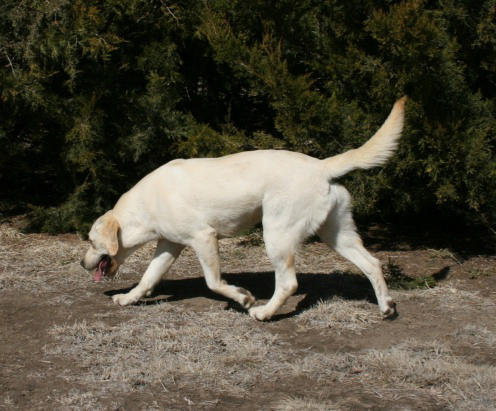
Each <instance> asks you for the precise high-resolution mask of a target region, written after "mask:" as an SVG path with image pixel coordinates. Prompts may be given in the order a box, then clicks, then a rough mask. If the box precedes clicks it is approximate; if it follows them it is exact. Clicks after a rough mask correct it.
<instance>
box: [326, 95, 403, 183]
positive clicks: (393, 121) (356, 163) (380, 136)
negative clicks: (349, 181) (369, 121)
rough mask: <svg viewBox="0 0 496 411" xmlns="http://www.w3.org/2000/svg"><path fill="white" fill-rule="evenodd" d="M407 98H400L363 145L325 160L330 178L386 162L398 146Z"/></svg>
mask: <svg viewBox="0 0 496 411" xmlns="http://www.w3.org/2000/svg"><path fill="white" fill-rule="evenodd" d="M406 100H407V98H406V97H403V98H401V99H400V100H398V101H397V102H396V103H395V104H394V106H393V109H392V110H391V113H390V114H389V117H388V118H387V119H386V121H385V122H384V124H383V125H382V126H381V128H380V129H379V130H378V131H377V133H375V134H374V136H373V137H372V138H371V139H370V140H369V141H367V142H366V143H365V144H364V145H363V146H361V147H359V148H356V149H353V150H349V151H346V152H345V153H342V154H338V155H336V156H334V157H330V158H327V159H325V160H322V161H323V164H324V167H325V172H326V174H327V175H328V176H329V179H334V178H338V177H340V176H343V175H345V174H347V173H349V172H350V171H353V170H356V169H358V168H362V169H368V168H372V167H377V166H380V165H382V164H384V163H385V162H386V161H387V160H389V158H390V157H391V156H392V155H393V153H394V151H395V150H396V148H397V147H398V140H399V139H400V137H401V132H402V130H403V123H404V119H405V103H406Z"/></svg>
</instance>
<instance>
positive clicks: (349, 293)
mask: <svg viewBox="0 0 496 411" xmlns="http://www.w3.org/2000/svg"><path fill="white" fill-rule="evenodd" d="M222 277H223V279H224V280H226V281H227V282H228V283H229V284H233V285H236V286H238V287H242V288H245V289H246V290H249V291H250V292H251V293H252V294H253V295H254V296H255V298H256V299H257V300H262V301H264V300H268V299H270V298H271V297H272V294H273V293H274V287H275V281H274V273H273V272H257V273H237V274H223V276H222ZM297 278H298V290H297V291H296V293H295V295H297V296H301V295H304V297H303V299H301V300H300V301H299V303H298V304H297V306H296V309H295V310H294V311H293V312H290V313H287V314H279V315H276V316H274V317H273V318H272V320H273V321H277V320H281V319H284V318H289V317H293V316H295V315H297V314H299V313H301V312H302V311H304V310H306V309H308V308H310V307H312V306H313V305H315V304H316V303H317V302H319V301H320V300H328V299H330V298H332V297H334V296H338V297H341V298H343V299H345V300H366V301H369V302H371V303H375V304H376V303H377V300H376V298H375V294H374V290H373V289H372V286H371V284H370V282H369V281H368V280H367V278H365V277H363V276H361V275H357V274H351V273H345V272H333V273H330V274H313V273H303V274H298V276H297ZM136 285H137V284H134V285H133V286H132V287H129V288H124V289H118V290H109V291H106V292H105V294H106V295H107V296H109V297H111V296H113V295H115V294H121V293H127V292H129V291H130V290H131V289H132V288H134V287H135V286H136ZM196 297H206V298H210V299H212V300H216V301H225V302H227V303H228V304H227V307H226V309H233V310H236V311H240V312H246V310H244V309H243V308H242V307H241V306H239V305H238V304H237V303H236V302H234V301H232V300H229V299H227V298H224V297H223V296H221V295H219V294H216V293H214V292H212V291H210V290H209V289H208V287H207V285H206V283H205V279H204V278H203V277H197V278H186V279H173V280H162V281H161V282H160V283H159V284H158V285H157V286H156V287H155V290H154V291H153V293H152V295H151V296H150V297H148V298H143V299H142V300H140V301H139V302H138V303H137V304H138V305H152V304H153V305H155V304H160V303H163V302H173V301H182V300H187V299H192V298H196Z"/></svg>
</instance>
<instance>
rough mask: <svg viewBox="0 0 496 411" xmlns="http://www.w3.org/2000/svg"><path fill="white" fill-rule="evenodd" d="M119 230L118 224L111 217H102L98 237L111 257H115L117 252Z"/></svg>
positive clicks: (108, 215) (109, 215)
mask: <svg viewBox="0 0 496 411" xmlns="http://www.w3.org/2000/svg"><path fill="white" fill-rule="evenodd" d="M119 228H120V226H119V222H118V221H117V219H116V218H115V217H114V216H113V215H111V214H107V215H106V216H104V218H103V221H102V226H101V228H100V235H101V237H102V240H103V243H104V244H105V246H106V247H107V250H108V252H109V254H110V256H111V257H113V256H115V255H116V254H117V251H118V250H119V239H118V234H119Z"/></svg>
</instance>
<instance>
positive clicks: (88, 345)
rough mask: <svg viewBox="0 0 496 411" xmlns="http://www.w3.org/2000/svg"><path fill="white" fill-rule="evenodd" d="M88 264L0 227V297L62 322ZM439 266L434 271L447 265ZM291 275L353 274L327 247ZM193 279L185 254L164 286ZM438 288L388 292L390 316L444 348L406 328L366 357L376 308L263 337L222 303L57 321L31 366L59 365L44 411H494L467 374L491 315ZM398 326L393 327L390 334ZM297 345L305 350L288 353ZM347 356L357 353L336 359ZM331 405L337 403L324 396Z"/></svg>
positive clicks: (232, 258)
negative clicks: (417, 324) (18, 298)
mask: <svg viewBox="0 0 496 411" xmlns="http://www.w3.org/2000/svg"><path fill="white" fill-rule="evenodd" d="M85 250H86V244H85V243H83V242H80V241H77V240H75V239H74V238H72V239H66V238H61V237H46V236H31V235H30V236H25V235H22V234H19V233H16V232H15V230H14V231H13V230H12V229H10V228H6V227H4V226H0V295H1V293H2V292H5V291H7V290H9V291H12V290H16V291H22V292H23V293H26V294H32V295H33V298H36V299H37V301H38V303H39V304H52V305H56V306H57V307H63V309H64V310H65V311H67V312H68V313H69V312H70V310H71V309H72V307H73V306H75V305H77V303H81V301H83V300H84V302H85V304H86V303H87V301H86V300H90V299H95V298H96V297H95V294H94V292H93V294H92V293H90V292H88V291H85V284H87V283H88V281H90V278H91V276H90V275H89V274H88V273H87V272H86V271H84V270H83V269H82V268H81V267H80V266H79V260H80V259H81V257H82V255H83V254H84V252H85ZM221 250H222V253H223V254H222V258H223V267H224V270H225V271H227V272H229V273H236V272H243V273H246V272H247V271H253V272H255V273H256V272H265V271H271V268H270V264H269V262H268V260H267V258H266V256H265V252H264V251H263V248H262V247H261V246H260V245H259V244H255V245H253V244H250V245H243V240H242V239H232V240H225V241H223V242H222V243H221ZM152 254H153V245H149V246H147V247H145V248H143V249H142V250H139V251H138V252H137V253H135V254H134V255H133V256H132V257H131V258H130V259H129V260H128V262H127V263H126V265H125V266H124V267H123V269H122V271H121V275H129V274H133V275H134V274H136V279H137V278H138V277H139V274H140V273H142V272H143V270H144V268H145V267H146V265H147V263H148V261H149V259H150V258H151V255H152ZM438 257H439V258H441V259H445V257H444V254H443V255H442V256H438ZM429 258H432V257H430V256H429ZM299 261H300V264H299V270H300V271H303V272H306V273H314V274H319V273H324V272H329V271H343V270H344V271H346V270H348V271H347V272H350V273H354V272H355V271H354V270H352V269H349V267H348V265H347V263H345V262H343V261H341V260H339V259H336V258H335V255H329V253H328V252H327V251H326V249H325V248H324V246H322V247H320V246H314V247H312V248H310V249H309V248H307V249H304V250H302V252H301V253H300V255H299ZM192 273H194V274H193V275H199V273H200V267H199V263H198V261H197V259H196V256H195V255H194V253H193V252H192V251H191V250H190V249H186V250H185V251H184V253H183V254H182V255H181V257H180V258H179V260H178V261H177V263H176V264H175V266H174V268H173V273H172V275H173V276H174V277H175V278H186V277H189V276H191V275H192ZM340 278H341V277H340ZM344 281H346V280H344ZM350 281H354V280H353V278H352V279H351V280H350ZM446 284H447V285H443V286H438V287H435V288H433V289H426V290H413V291H394V292H393V297H394V299H395V300H396V301H397V302H398V304H399V307H400V308H401V307H404V306H409V307H415V308H412V309H411V311H410V312H408V313H406V315H405V316H406V317H407V318H408V319H409V321H410V322H411V323H412V324H414V321H415V316H416V315H423V316H424V317H423V318H424V319H423V321H424V324H425V323H428V322H429V318H430V317H432V323H433V324H435V323H436V321H439V322H443V321H444V322H443V324H444V325H445V327H446V330H448V331H447V332H446V337H445V338H444V339H443V340H442V341H441V340H439V339H437V338H434V337H432V334H431V335H430V336H429V335H427V334H426V335H423V334H421V333H420V334H419V333H416V334H415V335H413V334H412V335H408V329H407V328H403V330H405V329H406V330H407V331H404V333H405V335H408V337H407V338H399V337H396V338H394V337H395V336H389V335H385V336H384V340H385V341H388V340H389V338H391V343H388V344H384V347H385V348H381V349H378V348H373V347H371V346H370V344H369V342H368V340H367V338H368V336H369V335H371V332H372V331H374V330H381V329H383V330H386V328H384V327H383V324H384V323H383V322H382V321H380V317H379V312H378V309H377V306H376V305H375V304H372V303H370V302H368V301H366V300H365V299H355V300H354V299H347V298H344V297H336V296H332V297H330V298H328V299H323V300H322V301H320V302H319V303H317V304H315V305H313V306H311V307H310V308H306V309H304V310H303V312H301V313H300V314H298V315H295V316H288V317H285V318H283V319H281V320H279V321H276V322H274V323H258V322H256V321H254V320H252V319H250V318H249V317H248V316H247V315H246V314H245V313H244V312H236V311H232V310H222V309H220V308H219V307H220V306H221V305H222V304H223V303H222V302H219V301H216V302H212V305H213V307H210V308H209V307H205V305H200V307H201V308H199V305H194V304H193V301H191V300H186V301H180V302H179V303H176V304H173V303H167V302H164V303H162V304H151V305H142V306H133V307H126V308H119V309H113V310H109V312H106V311H104V310H100V311H99V312H98V313H97V312H95V314H94V315H92V316H88V318H87V319H85V320H77V321H74V320H70V321H69V320H65V317H64V319H63V320H59V321H58V322H55V323H51V324H53V325H50V329H49V334H50V335H49V339H48V340H47V341H49V342H47V344H46V345H45V346H44V347H43V349H42V350H41V347H39V351H42V353H41V354H40V353H39V352H38V353H36V354H33V355H35V356H36V357H37V360H38V358H42V359H43V360H44V361H45V360H46V361H47V362H51V363H55V362H57V361H61V360H62V359H63V360H64V361H65V364H67V366H65V367H62V369H59V370H57V375H61V378H63V379H64V381H65V384H62V386H60V387H58V395H57V396H56V397H53V398H52V400H53V401H52V403H51V405H52V406H53V408H51V409H60V410H117V409H119V410H125V409H136V408H132V407H131V408H129V407H128V408H125V407H124V405H123V404H124V398H144V396H145V394H146V395H149V396H150V397H155V398H154V400H153V401H152V400H150V401H148V400H146V401H148V402H146V401H145V400H142V402H141V403H140V404H142V406H141V405H140V407H139V409H149V410H152V409H153V410H159V409H170V410H190V409H200V410H204V409H222V410H227V409H230V408H229V401H231V400H233V401H234V402H233V404H239V403H240V402H242V403H243V404H245V403H246V404H249V403H252V404H253V408H252V409H253V410H267V411H269V410H274V411H292V410H303V409H305V410H315V411H320V410H325V411H331V410H343V411H344V410H355V409H367V408H371V407H372V408H373V407H376V408H378V409H427V410H429V409H453V410H494V409H495V408H494V404H495V403H496V367H495V365H494V361H482V360H480V358H482V357H480V358H479V360H477V359H476V358H475V356H472V353H471V350H478V351H481V352H484V353H494V350H495V349H496V327H495V326H494V321H493V319H494V316H495V314H496V304H495V302H494V301H493V299H491V298H487V297H483V296H482V295H480V293H477V292H474V291H467V290H464V289H462V287H461V285H460V284H457V283H456V282H449V283H446ZM341 285H344V286H346V287H353V284H345V283H343V284H340V285H339V286H341ZM364 298H365V297H364ZM102 304H103V303H102ZM109 304H110V303H109ZM45 307H47V306H45ZM417 307H418V308H422V310H423V311H422V313H421V314H420V313H417V311H415V309H416V308H417ZM112 308H114V307H113V306H112ZM102 311H104V312H102ZM110 312H111V313H112V314H110ZM419 312H420V311H419ZM426 317H427V319H426ZM79 318H81V317H79ZM400 318H401V317H400ZM460 318H461V319H464V320H465V321H468V320H469V319H474V320H475V319H477V320H478V321H477V322H476V321H474V322H470V323H468V322H460V321H462V320H459V319H460ZM446 319H450V321H447V320H446ZM486 319H487V321H486ZM391 324H394V323H391ZM401 326H402V323H401V321H400V322H398V325H397V327H395V328H394V329H396V328H397V329H400V327H401ZM403 327H404V326H403ZM434 327H435V325H434ZM391 329H392V327H390V328H387V330H389V331H384V332H391ZM376 334H377V333H376ZM322 336H323V337H322ZM304 339H306V340H305V341H307V342H306V343H299V341H300V340H304ZM322 340H323V341H324V342H321V341H322ZM308 341H310V342H308ZM325 341H328V343H329V346H327V344H326V343H325ZM351 341H353V343H351ZM333 344H334V345H333ZM347 344H349V345H351V346H353V347H355V348H354V349H349V350H344V349H341V348H336V347H338V346H339V347H341V346H344V345H347ZM330 347H334V348H330ZM40 356H42V357H40ZM46 373H47V371H46V370H42V371H39V370H34V371H30V372H29V373H28V374H27V377H26V378H30V379H32V380H33V381H40V380H42V379H43V378H47V375H48V374H46ZM350 390H351V391H350ZM329 392H333V393H334V396H332V397H330V396H327V393H329ZM350 392H352V394H346V393H350ZM336 393H339V394H336ZM160 396H163V397H165V398H166V401H167V404H168V407H169V408H164V402H163V401H162V402H160V400H159V397H160ZM160 398H162V397H160ZM336 398H338V399H337V400H336ZM17 400H18V399H17V398H15V397H13V396H12V395H11V394H8V395H6V396H2V395H1V394H0V408H1V409H9V410H10V409H12V410H14V409H19V408H16V406H15V404H16V401H17ZM357 402H359V403H360V404H365V405H360V406H359V407H358V406H357V405H356V404H357ZM143 404H145V405H143ZM226 404H227V405H226ZM388 407H389V408H388ZM234 408H236V405H234V406H233V407H232V409H234ZM244 409H248V408H244Z"/></svg>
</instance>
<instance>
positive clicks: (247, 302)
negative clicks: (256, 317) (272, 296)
mask: <svg viewBox="0 0 496 411" xmlns="http://www.w3.org/2000/svg"><path fill="white" fill-rule="evenodd" d="M238 292H239V293H241V294H243V298H242V300H241V301H240V304H241V305H242V306H243V308H246V309H248V308H250V307H252V306H253V304H255V297H253V295H252V294H251V293H250V292H249V291H248V290H245V289H244V288H241V287H238Z"/></svg>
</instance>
